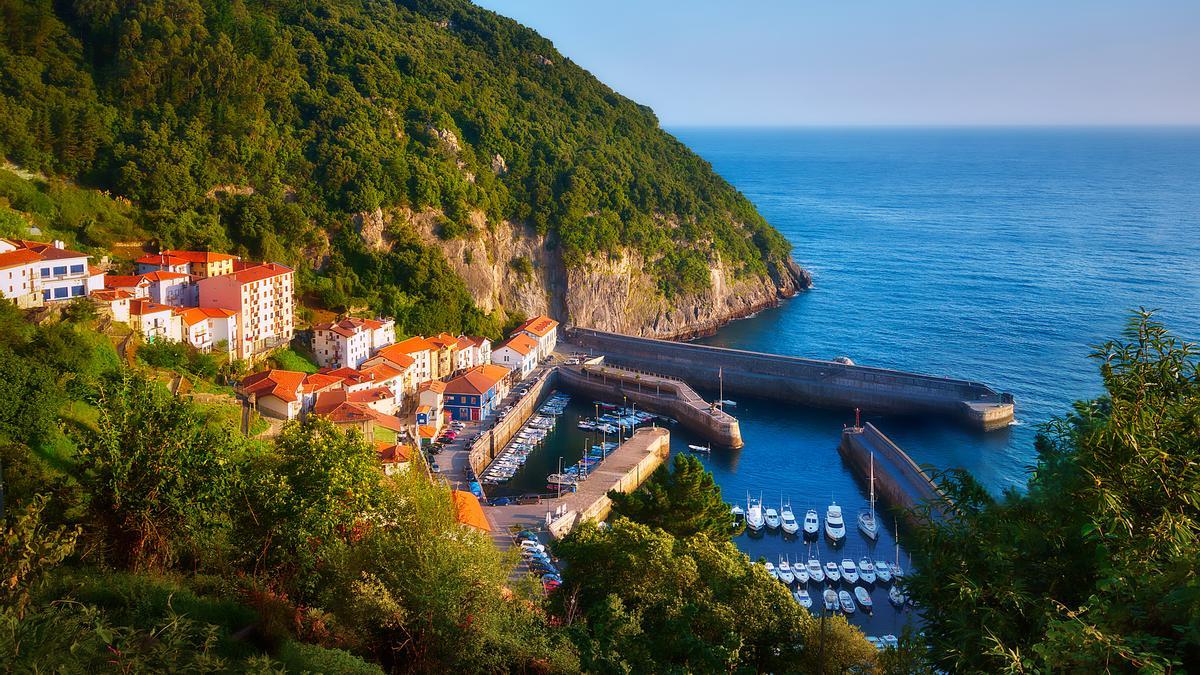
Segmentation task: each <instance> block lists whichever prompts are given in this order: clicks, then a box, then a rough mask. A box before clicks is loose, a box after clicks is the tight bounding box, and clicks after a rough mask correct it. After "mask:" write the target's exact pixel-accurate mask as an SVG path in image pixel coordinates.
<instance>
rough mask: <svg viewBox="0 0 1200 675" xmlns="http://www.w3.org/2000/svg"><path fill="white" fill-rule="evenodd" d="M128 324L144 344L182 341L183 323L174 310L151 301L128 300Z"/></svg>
mask: <svg viewBox="0 0 1200 675" xmlns="http://www.w3.org/2000/svg"><path fill="white" fill-rule="evenodd" d="M129 324H130V325H131V326H133V328H134V329H135V330H137V331H139V332H140V333H141V334H142V337H144V338H145V339H146V342H159V341H162V340H167V341H170V342H181V341H183V321H182V320H180V318H179V315H178V314H176V313H175V308H174V307H170V306H168V305H160V304H158V303H157V302H154V301H153V300H147V299H145V298H139V299H136V300H130V301H129Z"/></svg>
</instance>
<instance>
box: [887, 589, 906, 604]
mask: <svg viewBox="0 0 1200 675" xmlns="http://www.w3.org/2000/svg"><path fill="white" fill-rule="evenodd" d="M888 600H891V601H892V604H893V605H895V606H897V607H903V606H904V603H906V602H908V596H907V595H905V594H904V591H902V590H900V587H899V586H892V587H891V588H889V589H888Z"/></svg>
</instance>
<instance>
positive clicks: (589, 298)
mask: <svg viewBox="0 0 1200 675" xmlns="http://www.w3.org/2000/svg"><path fill="white" fill-rule="evenodd" d="M382 219H383V220H386V221H387V225H386V226H384V227H412V228H415V230H416V231H417V233H418V234H419V235H420V236H421V237H422V238H423V239H424V240H426V241H429V242H433V243H435V244H436V245H437V246H438V247H439V248H440V249H441V250H442V252H443V253H444V254H445V256H446V258H447V260H449V262H450V264H451V266H452V267H453V268H454V269H455V271H456V272H457V273H458V274H459V276H461V277H462V278H463V279H464V280H465V281H466V284H467V288H468V289H469V290H470V292H471V295H472V297H473V298H474V300H475V303H476V304H477V305H479V307H480V308H481V309H483V310H484V311H487V312H491V311H494V310H496V309H501V310H503V311H504V312H506V313H509V314H520V315H523V316H531V315H533V314H542V313H545V314H549V315H551V316H553V317H555V318H557V319H559V320H560V321H563V322H564V323H567V324H571V325H576V326H581V327H586V328H597V329H601V330H607V331H615V332H618V333H625V334H628V335H640V336H646V337H657V338H672V339H688V338H693V337H698V336H701V335H707V334H711V333H712V332H713V331H715V330H716V329H718V328H719V327H721V326H722V325H724V324H726V323H728V322H729V321H732V320H734V319H740V318H744V317H747V316H750V315H752V314H755V313H757V312H759V311H761V310H763V309H765V308H768V307H774V306H775V305H777V304H779V302H780V300H781V299H783V298H789V297H791V296H793V295H795V294H796V293H797V292H799V291H801V290H804V289H805V288H808V287H809V286H810V285H811V281H812V279H811V277H810V276H809V274H808V272H807V271H805V270H804V269H802V268H801V267H800V266H799V265H797V264H796V263H795V262H794V261H792V260H791V259H788V261H787V263H786V264H783V265H779V266H778V269H776V270H773V273H772V274H771V275H769V276H762V277H742V278H735V277H734V275H733V274H732V273H731V272H730V271H729V270H728V269H726V267H725V266H724V265H723V264H720V263H718V264H716V265H714V266H713V267H711V268H710V270H709V274H710V279H711V284H710V287H709V288H708V289H707V290H705V291H704V292H701V293H693V294H678V295H675V296H673V297H666V296H664V295H663V294H662V293H661V292H660V291H659V289H658V284H657V281H656V279H655V278H654V277H653V276H652V275H651V274H650V273H648V272H647V270H648V269H649V267H650V266H649V265H648V264H647V261H646V260H645V259H643V258H642V256H641V255H639V254H638V253H637V252H634V251H626V252H625V253H624V254H623V255H622V256H621V257H620V258H619V259H616V258H609V257H607V256H605V257H599V258H595V259H593V260H591V261H589V262H588V263H587V264H585V265H583V266H575V267H571V268H567V267H566V266H564V265H563V262H562V258H561V256H560V255H559V253H558V251H557V249H556V248H555V247H554V246H552V245H551V246H547V242H546V239H545V237H543V236H540V235H538V234H537V233H536V232H534V231H533V230H532V229H531V228H528V227H524V226H521V225H519V224H516V223H512V222H503V223H498V224H491V225H490V226H488V225H487V224H486V223H485V222H484V220H483V216H482V214H475V216H474V220H475V222H474V225H475V227H474V233H473V234H472V236H470V237H466V238H456V239H449V240H443V239H440V238H439V237H437V236H436V232H435V229H436V225H435V223H436V222H437V220H438V214H436V213H431V212H424V213H417V214H414V213H412V212H410V211H407V210H396V211H393V212H391V213H389V214H386V215H384V216H382ZM367 220H370V219H369V218H368V219H367ZM364 235H368V229H367V228H364ZM385 238H386V237H384V239H385ZM368 241H371V237H370V236H368ZM373 243H375V244H376V245H381V246H382V245H386V243H385V242H383V241H382V239H381V240H380V241H378V242H373Z"/></svg>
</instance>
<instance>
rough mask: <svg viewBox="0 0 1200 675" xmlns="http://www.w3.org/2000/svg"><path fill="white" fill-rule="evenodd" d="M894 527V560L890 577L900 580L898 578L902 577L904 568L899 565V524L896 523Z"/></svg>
mask: <svg viewBox="0 0 1200 675" xmlns="http://www.w3.org/2000/svg"><path fill="white" fill-rule="evenodd" d="M895 527H896V562H894V563H892V578H893V579H895V580H896V581H900V579H901V578H903V577H904V568H903V567H901V566H900V527H899V524H898V523H896V524H895Z"/></svg>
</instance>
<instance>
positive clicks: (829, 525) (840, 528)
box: [825, 502, 846, 545]
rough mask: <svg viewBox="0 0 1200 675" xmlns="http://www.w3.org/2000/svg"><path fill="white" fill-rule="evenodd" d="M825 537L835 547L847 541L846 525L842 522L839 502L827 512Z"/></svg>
mask: <svg viewBox="0 0 1200 675" xmlns="http://www.w3.org/2000/svg"><path fill="white" fill-rule="evenodd" d="M825 537H826V538H828V539H829V541H831V542H833V543H834V544H835V545H836V544H840V543H842V541H844V540H845V539H846V523H845V521H843V520H842V507H840V506H838V505H837V502H834V503H833V504H830V505H829V509H828V510H827V511H825Z"/></svg>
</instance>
